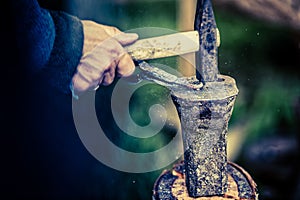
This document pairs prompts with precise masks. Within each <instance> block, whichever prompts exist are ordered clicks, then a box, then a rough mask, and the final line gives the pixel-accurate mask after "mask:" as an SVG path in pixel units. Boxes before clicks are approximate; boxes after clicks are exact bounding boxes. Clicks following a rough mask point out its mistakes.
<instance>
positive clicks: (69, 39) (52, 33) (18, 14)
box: [12, 0, 83, 93]
mask: <svg viewBox="0 0 300 200" xmlns="http://www.w3.org/2000/svg"><path fill="white" fill-rule="evenodd" d="M12 11H13V16H14V22H15V32H16V36H17V37H16V41H17V52H18V54H19V59H20V63H21V64H22V66H23V67H24V68H26V72H28V74H30V75H32V76H34V75H36V74H41V73H42V74H44V76H45V77H46V78H45V79H44V81H47V82H48V83H49V84H51V86H53V87H55V88H56V89H59V90H60V91H61V92H64V93H70V91H69V83H70V81H71V78H72V76H73V74H74V72H75V70H76V67H77V65H78V63H79V60H80V58H81V55H82V47H83V28H82V23H81V21H80V20H79V19H78V18H77V17H75V16H71V15H69V14H67V13H65V12H62V11H50V10H47V9H43V8H41V7H40V5H39V4H38V2H37V1H36V0H17V1H13V2H12Z"/></svg>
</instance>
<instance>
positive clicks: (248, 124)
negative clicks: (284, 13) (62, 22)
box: [49, 0, 300, 200]
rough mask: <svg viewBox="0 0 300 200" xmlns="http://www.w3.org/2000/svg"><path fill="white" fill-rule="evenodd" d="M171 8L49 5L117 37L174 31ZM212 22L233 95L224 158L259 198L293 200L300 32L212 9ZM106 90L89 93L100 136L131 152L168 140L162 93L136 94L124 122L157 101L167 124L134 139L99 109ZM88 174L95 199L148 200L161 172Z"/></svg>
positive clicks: (135, 3) (175, 4) (143, 116)
mask: <svg viewBox="0 0 300 200" xmlns="http://www.w3.org/2000/svg"><path fill="white" fill-rule="evenodd" d="M188 1H189V0H188ZM49 2H50V1H49ZM49 4H50V3H49ZM51 4H52V5H53V2H51ZM179 5H180V4H179V1H178V0H127V1H126V0H124V1H122V0H119V1H117V0H115V1H109V0H76V1H71V0H68V1H56V5H54V8H56V7H57V8H58V7H60V8H61V7H62V8H63V9H65V10H66V11H68V12H69V13H71V14H74V15H76V16H78V17H80V18H82V19H91V20H94V21H96V22H99V23H102V24H107V25H112V26H116V27H118V28H119V29H120V30H123V31H130V30H132V29H136V28H143V27H159V28H163V29H166V31H167V30H170V31H171V30H173V31H178V30H179V27H178V12H179ZM215 16H216V21H217V25H218V28H219V30H220V33H221V46H220V49H219V69H220V72H221V73H222V74H225V75H229V76H231V77H233V78H234V79H235V80H236V82H237V86H238V88H239V90H240V92H239V95H238V97H237V100H236V104H235V108H234V112H233V116H232V118H231V120H230V124H229V138H228V149H229V150H228V154H229V155H228V157H229V159H230V160H232V161H234V162H236V163H238V164H239V165H241V166H242V167H243V168H245V169H246V170H247V171H248V172H249V173H250V174H251V175H252V176H253V178H254V180H255V181H256V182H257V184H258V190H259V193H260V199H282V198H285V199H292V198H296V197H295V196H297V195H299V194H297V192H296V191H297V189H296V187H297V186H298V187H299V178H298V177H299V173H298V171H299V170H298V169H299V167H298V166H297V160H298V159H299V151H298V144H299V143H297V141H299V134H300V133H299V132H300V127H299V126H300V125H299V122H300V120H299V101H300V30H296V29H293V28H290V27H288V26H284V25H279V24H275V23H270V22H266V21H263V20H260V19H255V18H251V17H249V16H247V15H245V14H243V13H242V12H236V11H234V10H231V9H228V8H227V9H223V8H222V7H221V6H218V7H215ZM133 32H134V31H133ZM161 33H162V34H163V31H162V32H161ZM147 34H148V35H147ZM157 34H159V33H143V34H141V35H140V36H141V37H146V36H151V35H153V36H154V35H157ZM177 61H178V60H177V58H169V59H160V60H159V61H157V60H156V61H154V62H159V63H162V64H165V65H168V66H170V67H172V68H174V69H177V67H178V62H177ZM114 86H115V83H114V84H112V85H111V86H109V87H102V88H101V89H100V90H99V91H98V92H97V97H96V101H97V102H98V103H97V104H96V108H97V110H99V113H98V115H99V121H100V123H102V125H103V126H104V130H105V131H106V132H107V133H113V134H108V137H109V138H110V139H111V140H112V141H113V142H114V143H115V144H117V145H118V146H120V147H122V148H124V149H127V150H130V151H134V152H149V151H154V150H156V149H159V148H161V147H162V146H164V145H166V144H167V143H168V142H169V141H170V140H171V139H172V137H174V135H175V134H176V131H177V128H178V127H177V126H176V125H174V121H176V111H175V110H174V107H172V105H170V104H172V102H171V100H170V96H169V91H168V90H167V89H165V88H163V87H161V86H158V85H155V84H150V85H147V86H143V87H141V88H139V90H137V91H136V93H135V94H134V95H133V97H132V98H131V101H130V105H129V106H130V113H131V117H132V118H133V119H134V121H135V122H136V123H137V124H139V125H141V126H143V125H147V124H148V123H150V118H149V116H148V110H149V107H151V105H153V104H156V103H158V104H161V105H164V106H167V107H168V109H169V110H168V111H169V115H168V116H169V119H168V121H167V124H166V125H165V127H164V128H163V129H162V130H161V132H160V133H159V134H157V135H156V136H155V137H152V138H149V139H138V138H134V137H130V136H128V135H126V134H124V133H123V132H122V131H121V130H120V129H119V128H118V127H117V125H116V123H115V122H114V120H113V116H112V114H111V111H110V106H107V105H110V97H111V94H112V91H113V88H114ZM105 105H106V106H105ZM174 113H175V116H174ZM104 116H105V117H104ZM125 118H126V116H125ZM124 120H126V119H124ZM174 151H176V149H174ZM161 156H162V157H163V156H168V155H161ZM180 159H182V158H180ZM180 159H179V160H180ZM170 167H171V165H170V166H166V168H165V169H169V168H170ZM104 168H105V169H104ZM93 170H95V171H96V173H98V174H101V175H100V177H102V182H101V184H99V187H97V186H93V187H94V188H93V190H94V193H93V195H94V196H95V197H98V198H99V199H131V200H133V199H151V195H152V188H153V184H154V182H155V180H156V179H157V177H158V176H159V175H160V173H161V172H162V170H163V169H160V170H157V171H155V172H149V173H144V174H129V173H122V172H116V171H114V170H113V169H109V168H106V167H103V169H93ZM104 171H105V172H104Z"/></svg>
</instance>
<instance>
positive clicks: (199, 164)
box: [172, 75, 238, 197]
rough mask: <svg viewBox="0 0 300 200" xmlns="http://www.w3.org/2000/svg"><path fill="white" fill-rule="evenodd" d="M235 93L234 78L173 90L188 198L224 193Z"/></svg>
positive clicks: (221, 77) (220, 76)
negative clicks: (195, 88)
mask: <svg viewBox="0 0 300 200" xmlns="http://www.w3.org/2000/svg"><path fill="white" fill-rule="evenodd" d="M191 80H192V79H189V81H191ZM237 94H238V89H237V87H236V84H235V81H234V79H232V78H230V77H227V76H222V75H219V76H218V81H216V82H210V83H207V84H206V85H204V87H203V88H202V89H201V90H200V91H192V90H181V91H178V90H176V91H172V97H173V100H174V103H175V105H176V108H177V111H178V114H179V116H180V121H181V128H182V134H183V141H184V150H185V153H184V159H185V169H186V185H187V188H188V192H189V195H190V196H191V197H201V196H214V195H223V194H225V193H226V191H227V166H226V165H227V141H226V134H227V128H228V121H229V119H230V117H231V114H232V110H233V106H234V101H235V98H236V95H237Z"/></svg>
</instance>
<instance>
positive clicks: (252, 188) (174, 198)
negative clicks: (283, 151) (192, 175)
mask: <svg viewBox="0 0 300 200" xmlns="http://www.w3.org/2000/svg"><path fill="white" fill-rule="evenodd" d="M227 169H228V170H227V171H228V173H227V177H228V178H227V179H228V190H227V191H226V193H225V194H224V195H220V196H207V197H198V198H193V197H190V196H189V194H188V191H187V186H186V183H185V176H186V175H185V164H184V161H182V162H181V163H179V164H176V165H174V167H173V168H172V169H171V170H169V171H164V172H163V173H162V174H161V175H160V177H159V178H158V179H157V181H156V183H155V184H154V188H153V196H152V199H153V200H166V199H168V200H193V199H199V200H226V199H236V200H246V199H247V200H257V199H258V194H257V189H256V184H255V182H254V181H253V179H252V178H251V176H250V175H249V174H248V173H247V172H246V171H245V170H244V169H243V168H241V167H240V166H238V165H237V164H235V163H232V162H228V164H227Z"/></svg>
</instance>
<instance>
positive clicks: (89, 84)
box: [72, 38, 135, 94]
mask: <svg viewBox="0 0 300 200" xmlns="http://www.w3.org/2000/svg"><path fill="white" fill-rule="evenodd" d="M134 68H135V66H134V63H133V61H132V59H131V57H130V56H129V54H127V53H126V52H125V50H124V48H123V47H122V45H121V44H120V43H119V42H118V41H117V40H115V39H113V38H111V39H108V40H105V41H103V42H102V43H101V44H98V45H97V46H96V47H95V48H94V49H93V50H92V51H91V52H89V53H87V54H86V55H85V56H83V58H82V59H81V61H80V64H79V66H78V67H77V72H76V74H75V75H74V77H73V79H72V81H73V88H74V91H75V93H77V94H80V93H82V92H84V91H87V90H92V89H94V88H95V87H97V86H98V85H100V84H103V85H109V84H111V83H112V82H113V80H114V78H115V75H116V74H117V75H118V76H129V75H131V74H132V73H133V71H134Z"/></svg>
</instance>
